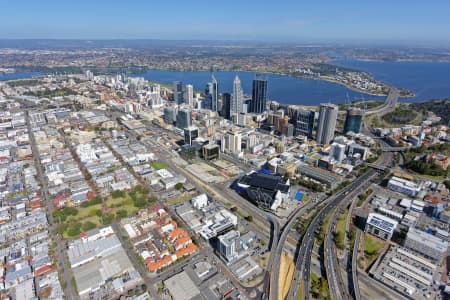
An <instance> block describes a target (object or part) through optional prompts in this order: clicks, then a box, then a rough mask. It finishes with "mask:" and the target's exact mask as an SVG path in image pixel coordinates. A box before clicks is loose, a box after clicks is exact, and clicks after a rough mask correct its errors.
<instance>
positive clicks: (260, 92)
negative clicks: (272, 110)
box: [250, 75, 267, 113]
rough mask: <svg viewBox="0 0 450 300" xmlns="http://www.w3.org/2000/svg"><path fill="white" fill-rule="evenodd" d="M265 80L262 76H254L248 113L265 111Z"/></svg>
mask: <svg viewBox="0 0 450 300" xmlns="http://www.w3.org/2000/svg"><path fill="white" fill-rule="evenodd" d="M266 102H267V79H266V78H265V77H264V76H263V75H256V78H255V79H254V80H253V90H252V102H251V104H250V112H253V113H262V112H263V111H265V110H266Z"/></svg>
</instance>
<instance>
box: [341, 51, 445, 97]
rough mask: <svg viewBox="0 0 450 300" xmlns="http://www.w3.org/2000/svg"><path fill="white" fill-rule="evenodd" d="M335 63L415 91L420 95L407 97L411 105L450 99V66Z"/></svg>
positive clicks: (437, 63) (347, 61)
mask: <svg viewBox="0 0 450 300" xmlns="http://www.w3.org/2000/svg"><path fill="white" fill-rule="evenodd" d="M333 63H334V64H337V65H341V66H344V67H349V68H354V69H358V70H363V71H366V72H368V73H370V74H372V76H374V77H375V78H376V79H378V80H381V81H383V82H386V83H388V84H391V85H394V86H397V87H401V88H405V89H408V90H412V91H413V92H414V93H415V94H416V96H415V97H412V98H407V99H406V101H408V102H420V101H426V100H430V99H440V98H450V63H445V62H423V61H419V62H417V61H414V62H413V61H398V62H385V61H368V60H355V59H347V60H346V59H338V60H335V61H334V62H333ZM403 100H405V99H403Z"/></svg>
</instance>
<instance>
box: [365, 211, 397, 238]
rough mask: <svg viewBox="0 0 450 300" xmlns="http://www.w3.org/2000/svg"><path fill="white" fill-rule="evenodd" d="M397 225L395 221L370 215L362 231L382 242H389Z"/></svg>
mask: <svg viewBox="0 0 450 300" xmlns="http://www.w3.org/2000/svg"><path fill="white" fill-rule="evenodd" d="M397 225H398V222H397V221H396V220H393V219H391V218H388V217H386V216H384V215H381V214H377V213H370V214H369V217H368V218H367V221H366V228H365V230H364V231H365V232H368V233H370V234H372V235H375V236H377V237H379V238H381V239H383V240H390V239H391V238H392V235H393V233H394V230H395V228H396V227H397Z"/></svg>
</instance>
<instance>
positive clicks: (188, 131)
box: [184, 126, 198, 146]
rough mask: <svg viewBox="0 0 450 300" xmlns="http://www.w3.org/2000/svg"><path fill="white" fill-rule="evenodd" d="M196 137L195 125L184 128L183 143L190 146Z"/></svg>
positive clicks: (196, 129)
mask: <svg viewBox="0 0 450 300" xmlns="http://www.w3.org/2000/svg"><path fill="white" fill-rule="evenodd" d="M196 138H198V128H197V127H195V126H189V127H186V128H184V143H185V144H187V145H189V146H192V142H193V141H194V140H195V139H196Z"/></svg>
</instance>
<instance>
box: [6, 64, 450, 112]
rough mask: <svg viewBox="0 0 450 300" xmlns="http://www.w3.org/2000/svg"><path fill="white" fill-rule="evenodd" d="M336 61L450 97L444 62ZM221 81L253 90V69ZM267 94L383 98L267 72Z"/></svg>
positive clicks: (178, 75) (195, 81)
mask: <svg viewBox="0 0 450 300" xmlns="http://www.w3.org/2000/svg"><path fill="white" fill-rule="evenodd" d="M333 63H334V64H337V65H341V66H346V67H350V68H354V69H358V70H363V71H366V72H368V73H370V74H372V75H373V76H374V77H375V78H376V79H378V80H381V81H383V82H386V83H388V84H391V85H394V86H397V87H400V88H405V89H409V90H412V91H413V92H414V93H415V94H416V96H415V97H413V98H406V99H402V100H403V101H408V102H418V101H426V100H430V99H434V98H450V63H441V62H407V61H403V62H383V61H364V60H355V59H338V60H335V61H334V62H333ZM214 74H215V76H216V78H217V80H218V82H219V91H220V92H221V93H224V92H230V93H231V92H232V86H233V79H234V77H235V75H236V74H238V75H239V77H240V78H241V82H242V86H243V89H244V93H245V94H247V95H250V94H251V92H252V80H253V78H254V77H255V73H253V72H230V71H219V72H215V73H214ZM39 75H41V73H39V72H20V73H10V74H0V81H1V80H10V79H22V78H29V77H32V76H39ZM132 76H143V77H145V78H146V79H150V80H154V81H159V82H163V83H168V84H172V83H173V82H174V81H176V80H180V81H182V82H183V84H192V85H194V89H196V90H204V88H205V86H206V83H207V82H209V81H210V80H211V73H210V72H208V71H189V72H188V71H186V72H184V71H164V70H148V71H146V72H145V73H143V74H134V75H132ZM267 79H268V81H269V82H268V96H269V99H271V100H276V101H279V102H281V103H289V104H303V105H317V104H319V103H321V102H333V103H343V102H345V101H346V100H347V95H348V99H349V100H350V101H354V100H360V99H362V98H363V97H364V99H366V100H368V99H384V97H375V96H371V95H365V94H362V93H358V92H355V91H352V90H350V89H348V88H346V87H345V86H342V85H339V84H335V83H331V82H326V81H319V80H312V79H304V78H295V77H290V76H285V75H276V74H267Z"/></svg>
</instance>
